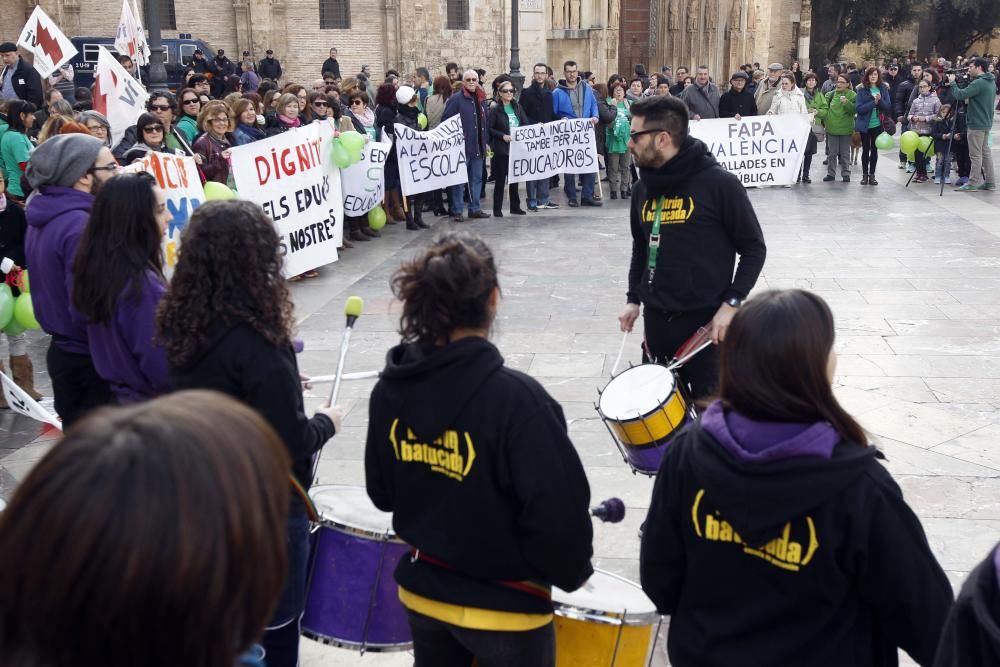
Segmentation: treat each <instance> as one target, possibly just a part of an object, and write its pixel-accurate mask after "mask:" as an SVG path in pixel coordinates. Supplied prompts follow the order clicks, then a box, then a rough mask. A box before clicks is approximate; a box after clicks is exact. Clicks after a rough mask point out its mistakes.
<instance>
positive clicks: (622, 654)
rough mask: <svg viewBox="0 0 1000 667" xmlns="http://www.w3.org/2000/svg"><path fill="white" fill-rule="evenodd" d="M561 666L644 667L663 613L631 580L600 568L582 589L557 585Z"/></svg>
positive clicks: (555, 600)
mask: <svg viewBox="0 0 1000 667" xmlns="http://www.w3.org/2000/svg"><path fill="white" fill-rule="evenodd" d="M552 602H553V605H554V607H555V628H556V667H644V666H645V665H646V664H648V663H647V660H648V658H649V655H650V652H651V651H652V650H653V648H654V647H655V646H656V635H657V631H658V630H659V627H660V622H661V620H662V617H661V616H660V615H659V614H657V613H656V607H655V606H654V605H653V603H652V602H651V601H650V600H649V598H647V597H646V594H645V593H643V592H642V589H641V588H639V587H638V586H636V585H635V584H633V583H632V582H631V581H629V580H628V579H624V578H622V577H619V576H616V575H614V574H611V573H610V572H605V571H603V570H595V571H594V574H593V576H591V577H590V579H588V580H587V583H585V584H584V585H583V586H582V587H581V588H580V589H579V590H576V591H574V592H572V593H566V592H565V591H562V590H560V589H558V588H553V589H552Z"/></svg>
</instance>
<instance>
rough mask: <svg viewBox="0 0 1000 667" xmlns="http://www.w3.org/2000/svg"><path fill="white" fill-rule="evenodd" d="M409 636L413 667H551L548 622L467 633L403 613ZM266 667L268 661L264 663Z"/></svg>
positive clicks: (551, 642)
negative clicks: (516, 629) (517, 629)
mask: <svg viewBox="0 0 1000 667" xmlns="http://www.w3.org/2000/svg"><path fill="white" fill-rule="evenodd" d="M406 616H407V619H408V620H409V622H410V631H411V632H412V633H413V658H414V660H413V667H471V665H472V661H473V659H475V660H476V664H478V665H479V667H554V665H555V664H556V635H555V630H554V629H553V625H552V623H549V624H548V625H543V626H542V627H540V628H537V629H535V630H525V631H523V632H500V631H490V630H469V629H468V628H460V627H458V626H455V625H450V624H448V623H445V622H443V621H439V620H437V619H434V618H430V617H428V616H424V615H422V614H418V613H416V612H412V611H409V610H407V612H406ZM268 667H271V662H270V661H268Z"/></svg>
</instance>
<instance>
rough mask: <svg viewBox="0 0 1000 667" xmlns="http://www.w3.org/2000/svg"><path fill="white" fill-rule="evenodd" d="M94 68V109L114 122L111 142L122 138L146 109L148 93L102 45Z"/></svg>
mask: <svg viewBox="0 0 1000 667" xmlns="http://www.w3.org/2000/svg"><path fill="white" fill-rule="evenodd" d="M100 49H101V50H100V53H99V54H98V56H97V68H96V69H95V70H94V111H100V112H101V113H102V114H104V116H105V117H106V118H107V119H108V122H109V123H111V145H112V146H113V145H115V144H117V143H118V142H119V141H121V138H122V135H123V134H125V130H127V129H128V128H129V127H130V126H132V125H135V121H136V119H138V118H139V116H140V115H141V114H142V113H143V112H144V111H145V110H146V100H148V99H149V93H147V92H146V89H145V88H143V87H142V84H140V83H139V82H138V81H136V80H135V79H134V78H132V75H131V74H129V73H128V71H127V70H126V69H125V68H124V67H122V66H121V63H119V62H118V61H117V60H115V57H114V56H113V55H111V52H110V51H108V50H107V49H106V48H104V47H103V46H102V47H100Z"/></svg>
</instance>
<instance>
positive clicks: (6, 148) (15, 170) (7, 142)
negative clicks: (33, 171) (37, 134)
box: [0, 130, 34, 197]
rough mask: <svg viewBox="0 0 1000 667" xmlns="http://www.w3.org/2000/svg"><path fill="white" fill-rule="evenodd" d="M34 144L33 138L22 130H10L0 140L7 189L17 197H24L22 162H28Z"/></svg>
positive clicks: (1, 159) (0, 153)
mask: <svg viewBox="0 0 1000 667" xmlns="http://www.w3.org/2000/svg"><path fill="white" fill-rule="evenodd" d="M33 148H34V146H32V145H31V140H30V139H28V137H27V136H25V135H24V134H23V133H21V132H15V131H14V130H8V131H7V132H5V133H4V135H3V140H0V164H2V166H3V171H4V175H5V176H6V177H7V191H8V192H10V193H11V194H12V195H15V196H17V197H23V196H24V191H23V190H22V189H21V175H22V174H23V173H24V172H23V171H21V164H22V163H23V162H27V161H28V158H29V157H30V156H31V151H32V149H33Z"/></svg>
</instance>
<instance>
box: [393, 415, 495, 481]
mask: <svg viewBox="0 0 1000 667" xmlns="http://www.w3.org/2000/svg"><path fill="white" fill-rule="evenodd" d="M389 442H391V443H392V451H393V454H395V455H396V460H397V461H400V462H402V463H418V464H423V465H426V466H429V467H430V469H431V471H432V472H436V473H441V474H442V475H446V476H448V477H451V478H452V479H454V480H457V481H459V482H461V481H463V480H464V479H465V478H466V477H468V475H469V472H470V471H471V470H472V464H473V462H475V460H476V448H475V447H474V446H473V444H472V436H471V435H469V434H468V433H465V432H463V433H461V434H459V432H458V431H452V430H448V431H445V432H444V433H443V434H442V435H441V436H440V437H438V438H435V439H434V440H432V441H431V442H429V443H428V442H421V441H420V440H419V439H418V438H417V436H416V435H415V434H414V433H413V431H412V430H410V429H409V428H406V429H405V433H404V429H403V428H402V427H401V426H400V424H399V419H398V418H397V419H394V420H393V421H392V426H391V427H390V428H389Z"/></svg>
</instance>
